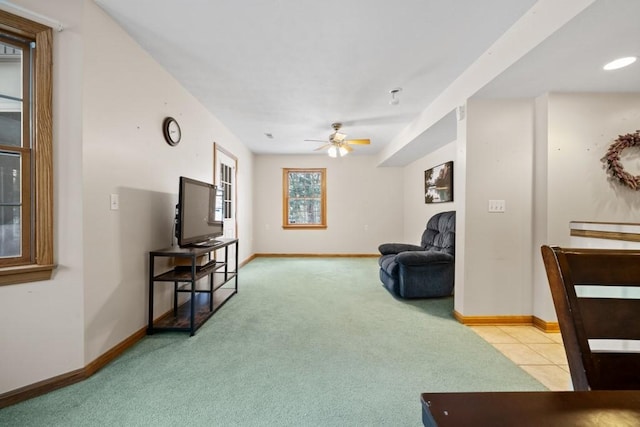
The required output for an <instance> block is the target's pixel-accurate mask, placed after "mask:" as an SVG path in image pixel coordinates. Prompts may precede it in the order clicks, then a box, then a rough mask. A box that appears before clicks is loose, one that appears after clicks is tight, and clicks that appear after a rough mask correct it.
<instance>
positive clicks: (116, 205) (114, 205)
mask: <svg viewBox="0 0 640 427" xmlns="http://www.w3.org/2000/svg"><path fill="white" fill-rule="evenodd" d="M110 200H111V210H112V211H117V210H118V209H120V196H118V195H117V194H112V195H111V198H110Z"/></svg>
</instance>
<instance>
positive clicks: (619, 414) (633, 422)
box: [421, 390, 640, 427]
mask: <svg viewBox="0 0 640 427" xmlns="http://www.w3.org/2000/svg"><path fill="white" fill-rule="evenodd" d="M421 403H422V422H423V424H424V425H425V426H428V427H431V426H439V427H447V426H491V427H498V426H518V427H528V426H536V427H539V426H544V427H555V426H558V427H560V426H562V427H567V426H585V427H586V426H594V427H595V426H598V427H601V426H616V427H619V426H620V427H623V426H640V390H637V391H636V390H633V391H627V390H620V391H618V390H616V391H549V392H546V391H537V392H536V391H534V392H477V393H474V392H470V393H423V394H422V396H421Z"/></svg>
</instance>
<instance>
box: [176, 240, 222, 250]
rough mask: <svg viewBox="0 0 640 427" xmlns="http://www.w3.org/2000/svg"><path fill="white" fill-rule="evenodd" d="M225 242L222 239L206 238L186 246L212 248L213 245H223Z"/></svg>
mask: <svg viewBox="0 0 640 427" xmlns="http://www.w3.org/2000/svg"><path fill="white" fill-rule="evenodd" d="M222 243H223V242H222V241H220V240H205V241H204V242H198V243H191V244H190V245H187V246H185V247H186V248H210V247H212V246H218V245H221V244H222Z"/></svg>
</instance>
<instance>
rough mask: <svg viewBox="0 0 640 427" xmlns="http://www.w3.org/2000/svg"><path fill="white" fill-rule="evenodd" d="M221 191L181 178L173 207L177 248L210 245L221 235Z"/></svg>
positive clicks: (222, 230)
mask: <svg viewBox="0 0 640 427" xmlns="http://www.w3.org/2000/svg"><path fill="white" fill-rule="evenodd" d="M223 205H224V204H223V192H222V189H218V188H217V187H216V186H215V185H213V184H208V183H206V182H202V181H197V180H195V179H191V178H187V177H184V176H181V177H180V189H179V192H178V204H177V205H176V238H177V239H178V246H180V247H190V246H213V245H215V244H216V243H217V242H216V240H215V238H216V237H220V236H222V235H223V232H224V229H223V221H222V220H223V215H222V213H223Z"/></svg>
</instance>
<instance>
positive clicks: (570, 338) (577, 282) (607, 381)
mask: <svg viewBox="0 0 640 427" xmlns="http://www.w3.org/2000/svg"><path fill="white" fill-rule="evenodd" d="M542 259H543V261H544V266H545V269H546V272H547V278H548V279H549V286H550V288H551V294H552V297H553V303H554V306H555V309H556V314H557V317H558V322H559V324H560V332H561V333H562V339H563V342H564V347H565V351H566V353H567V360H568V362H569V370H570V372H571V380H572V382H573V387H574V390H625V389H633V390H637V389H640V250H618V249H573V248H559V247H550V246H543V247H542Z"/></svg>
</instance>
